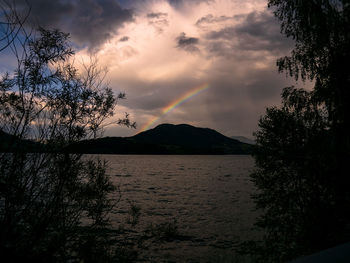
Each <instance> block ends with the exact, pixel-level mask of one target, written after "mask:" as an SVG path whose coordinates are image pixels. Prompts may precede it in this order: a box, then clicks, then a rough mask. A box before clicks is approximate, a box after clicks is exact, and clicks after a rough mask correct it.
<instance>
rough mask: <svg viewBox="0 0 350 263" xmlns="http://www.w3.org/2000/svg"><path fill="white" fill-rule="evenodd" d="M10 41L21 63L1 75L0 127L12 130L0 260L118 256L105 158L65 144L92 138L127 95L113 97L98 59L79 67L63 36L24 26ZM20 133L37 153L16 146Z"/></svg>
mask: <svg viewBox="0 0 350 263" xmlns="http://www.w3.org/2000/svg"><path fill="white" fill-rule="evenodd" d="M19 43H20V46H18V45H19ZM11 45H13V48H12V50H13V51H14V55H15V57H16V58H17V62H18V66H17V68H16V69H15V71H14V73H13V74H4V75H3V76H2V78H1V80H0V130H2V131H3V132H6V133H7V134H10V135H12V136H11V137H10V138H12V142H8V149H7V150H8V152H9V153H0V161H1V162H0V255H1V260H5V259H7V260H9V261H10V262H27V261H29V262H110V261H114V260H117V259H118V253H117V252H116V251H118V244H116V243H115V242H114V241H115V236H114V232H113V231H112V230H111V229H110V228H109V226H110V222H109V218H108V214H109V213H110V212H111V209H112V207H113V205H114V201H115V200H116V198H117V196H118V195H117V192H116V191H115V190H116V189H115V187H114V186H113V184H112V183H111V181H110V178H109V176H108V175H107V174H106V164H105V163H104V162H102V161H96V160H92V159H89V158H87V157H82V156H81V155H77V154H68V153H64V148H65V146H66V145H67V144H69V143H72V142H76V141H78V140H81V139H83V138H87V137H96V136H97V135H98V134H99V132H101V128H102V127H103V124H104V120H105V119H106V118H108V117H111V116H112V115H113V113H114V108H115V106H116V103H117V99H122V98H124V94H119V95H118V96H117V98H115V97H114V95H113V92H112V90H111V89H110V88H109V87H108V85H107V84H106V83H105V82H104V74H103V71H101V70H100V69H99V67H98V66H97V64H96V63H92V64H90V65H87V66H86V67H85V72H83V73H79V71H78V70H77V69H76V68H75V67H74V65H73V64H72V63H70V59H71V57H72V56H73V53H74V52H73V50H72V49H71V48H70V46H69V42H68V34H65V33H62V32H60V31H58V30H45V29H42V28H41V29H39V31H38V36H34V35H26V34H25V31H23V32H22V33H21V36H20V38H19V41H18V42H17V43H12V44H11ZM119 122H120V123H124V124H127V125H129V126H130V125H133V123H130V121H128V120H120V121H119ZM23 139H31V140H34V141H35V142H36V143H37V144H36V145H37V147H38V148H36V151H38V150H37V149H40V151H41V153H28V152H26V151H24V150H23V148H21V147H13V146H14V142H15V141H17V142H18V140H19V141H21V140H23ZM130 259H132V258H130Z"/></svg>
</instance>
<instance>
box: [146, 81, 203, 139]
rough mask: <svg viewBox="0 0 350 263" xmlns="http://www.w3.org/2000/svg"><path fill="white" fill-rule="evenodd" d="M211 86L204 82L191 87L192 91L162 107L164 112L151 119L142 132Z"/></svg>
mask: <svg viewBox="0 0 350 263" xmlns="http://www.w3.org/2000/svg"><path fill="white" fill-rule="evenodd" d="M208 88H209V85H208V84H203V85H200V86H199V87H195V88H193V89H191V90H190V91H188V92H186V93H185V94H183V95H182V96H181V97H179V98H177V99H176V100H174V101H172V102H170V103H169V105H168V106H165V107H164V108H163V109H162V114H161V115H160V116H157V117H153V118H152V119H151V120H149V121H148V122H147V123H146V124H145V125H144V126H143V127H142V128H141V129H140V132H143V131H145V130H148V129H149V128H150V127H151V126H152V125H153V124H154V123H155V122H156V121H158V120H159V119H160V118H161V117H162V116H163V115H165V114H167V113H169V112H170V111H172V110H173V109H175V108H177V107H178V106H180V105H181V104H182V103H184V102H185V101H187V100H189V99H191V98H192V97H194V96H196V95H198V94H199V93H201V92H202V91H204V90H206V89H208Z"/></svg>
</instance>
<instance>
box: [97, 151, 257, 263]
mask: <svg viewBox="0 0 350 263" xmlns="http://www.w3.org/2000/svg"><path fill="white" fill-rule="evenodd" d="M101 157H102V158H103V159H105V160H107V161H108V163H109V169H110V170H109V173H110V174H111V175H112V180H113V182H114V183H115V184H116V185H117V186H119V187H120V193H121V199H120V202H119V203H118V205H117V207H116V208H115V213H114V214H113V216H112V219H113V223H114V224H116V225H120V224H123V223H125V222H126V220H127V218H128V217H129V215H128V211H129V210H130V204H132V205H134V207H140V208H141V210H140V212H141V214H140V217H139V223H138V224H137V225H136V227H135V231H137V230H138V231H141V232H142V231H143V230H144V229H147V228H149V227H150V225H151V224H152V225H157V224H162V223H166V222H174V220H175V222H176V224H177V226H178V229H177V231H178V232H179V233H180V234H181V238H177V239H173V240H171V241H166V240H165V241H164V240H163V241H162V242H155V241H149V243H148V244H147V245H146V248H147V249H144V251H143V252H142V254H141V256H142V258H143V259H145V260H146V261H154V262H232V261H233V262H245V260H243V259H242V258H240V257H238V256H237V255H235V253H234V248H235V246H236V245H237V242H238V241H240V240H244V239H247V238H249V237H251V235H252V231H251V227H252V225H253V223H254V218H255V213H254V212H253V207H254V206H253V203H252V200H251V199H250V194H251V193H252V191H253V185H252V183H251V182H250V180H249V176H248V175H249V172H250V170H251V169H252V168H253V166H254V161H253V158H252V157H251V156H235V155H228V156H227V155H225V156H207V155H205V156H188V155H186V156H184V155H182V156H174V155H172V156H164V155H162V156H157V155H138V156H136V155H103V156H101Z"/></svg>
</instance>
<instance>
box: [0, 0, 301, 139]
mask: <svg viewBox="0 0 350 263" xmlns="http://www.w3.org/2000/svg"><path fill="white" fill-rule="evenodd" d="M27 1H28V3H29V4H30V6H31V13H30V16H29V18H28V20H27V22H28V23H29V24H31V25H34V26H37V25H41V26H44V27H48V28H59V29H61V30H62V31H64V32H68V33H70V35H71V40H72V42H73V46H74V47H75V49H76V60H77V61H79V59H80V58H81V61H83V60H85V59H87V58H88V57H89V56H91V55H93V56H94V57H95V58H97V59H98V62H99V64H100V66H101V67H105V68H107V70H108V74H107V79H108V81H109V84H110V87H111V88H112V89H113V90H114V91H115V92H116V94H117V93H118V92H125V93H126V97H127V99H126V100H122V101H120V102H119V104H118V106H117V108H116V114H115V117H114V119H117V118H119V117H122V116H123V115H124V113H125V112H127V113H129V114H130V115H129V116H130V118H131V119H132V120H133V121H136V123H137V129H136V130H135V129H128V128H125V127H120V126H118V125H114V124H112V125H109V126H108V127H106V131H105V135H106V136H131V135H134V134H136V133H138V132H140V131H141V130H144V129H146V128H153V127H155V126H157V125H158V124H161V123H173V124H180V123H187V124H191V125H194V126H197V127H206V128H212V129H215V130H217V131H219V132H221V133H223V134H224V135H227V136H246V137H249V138H252V133H253V132H254V131H255V130H257V128H258V126H257V124H258V120H259V117H260V116H262V115H263V114H264V112H265V109H266V107H269V106H272V105H278V104H279V103H280V94H281V91H282V89H283V87H286V86H290V85H292V84H295V83H294V81H293V80H292V79H290V78H287V77H286V75H285V74H279V73H278V71H277V67H276V60H277V59H278V58H279V57H281V56H286V55H288V54H289V52H290V50H291V49H292V48H293V41H292V40H290V39H286V38H285V37H284V36H282V35H281V34H280V25H279V22H278V21H277V19H276V18H275V17H274V16H273V14H272V10H269V9H268V8H267V1H266V0H246V1H241V0H186V1H185V0H135V1H133V0H119V1H118V0H70V1H68V0H51V1H47V0H27ZM25 2H26V1H25V0H16V5H17V8H19V9H20V8H26V6H25V5H26V3H25ZM1 55H2V56H3V58H2V59H1V60H2V61H4V56H6V55H7V54H6V52H4V53H3V54H1ZM296 85H297V86H301V87H302V86H304V85H306V88H307V86H308V84H304V83H297V84H296ZM203 87H205V88H203ZM186 96H187V97H186ZM175 104H176V105H175ZM170 106H171V107H170ZM112 120H113V119H112ZM112 120H111V121H112Z"/></svg>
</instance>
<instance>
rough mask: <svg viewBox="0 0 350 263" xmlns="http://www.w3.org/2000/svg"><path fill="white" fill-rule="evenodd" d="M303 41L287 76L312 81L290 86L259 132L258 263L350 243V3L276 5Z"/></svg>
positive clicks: (286, 60) (282, 64)
mask: <svg viewBox="0 0 350 263" xmlns="http://www.w3.org/2000/svg"><path fill="white" fill-rule="evenodd" d="M269 7H270V8H271V9H272V10H273V12H274V14H275V16H276V17H277V18H278V19H279V20H280V22H281V32H282V33H283V34H284V35H286V36H287V37H290V38H292V39H293V40H294V41H295V48H294V49H293V50H292V52H291V55H290V56H287V57H283V58H280V59H279V60H278V61H277V65H278V68H279V71H281V72H282V71H283V72H286V73H287V74H288V75H289V76H291V77H294V78H295V79H296V80H298V79H299V78H301V79H302V80H306V79H309V80H312V81H313V82H314V84H315V85H314V88H313V89H312V90H311V91H306V90H303V89H299V88H296V87H288V88H285V89H284V90H283V93H282V106H280V107H271V108H268V109H267V111H266V115H265V116H263V117H262V118H261V119H260V121H259V130H258V131H257V132H256V134H255V135H256V140H257V145H258V148H257V151H256V152H255V155H254V156H255V160H256V165H257V168H256V170H255V172H254V173H253V174H252V175H251V178H252V180H253V182H254V183H255V185H256V187H257V193H256V194H255V195H254V199H255V201H256V204H257V208H259V209H261V210H260V211H261V213H262V215H261V216H260V218H259V219H258V221H257V223H256V226H257V227H258V228H259V229H261V230H262V232H263V234H264V236H263V239H262V240H260V241H250V242H246V243H244V244H243V246H242V247H241V248H243V251H245V252H246V253H247V252H248V253H250V254H252V255H254V256H255V257H256V258H257V261H258V262H285V261H288V260H290V259H293V258H296V257H299V256H302V255H307V254H311V253H313V252H316V251H320V250H323V249H326V248H330V247H333V246H336V245H339V244H341V243H344V242H348V241H349V240H350V218H349V215H350V212H349V211H350V177H349V163H350V139H349V137H350V130H349V129H350V115H349V112H350V108H349V105H350V103H349V100H350V97H349V93H350V90H349V89H350V67H349V66H348V63H349V61H350V33H349V32H350V3H349V1H347V0H344V1H341V0H337V1H330V0H329V1H324V0H313V1H309V0H305V1H303V0H300V1H287V0H270V1H269Z"/></svg>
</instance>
